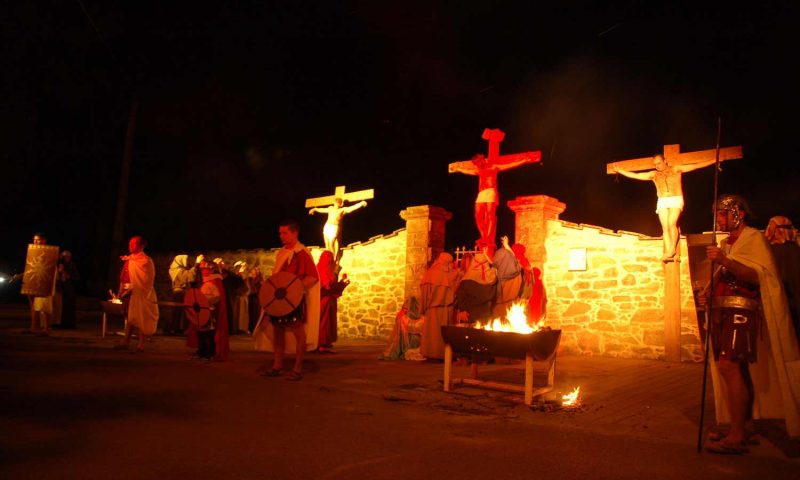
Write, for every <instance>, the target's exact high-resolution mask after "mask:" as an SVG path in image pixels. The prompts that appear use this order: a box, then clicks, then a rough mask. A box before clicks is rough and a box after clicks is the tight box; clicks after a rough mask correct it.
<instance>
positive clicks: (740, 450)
mask: <svg viewBox="0 0 800 480" xmlns="http://www.w3.org/2000/svg"><path fill="white" fill-rule="evenodd" d="M706 451H708V452H711V453H716V454H718V455H743V454H745V453H748V452H749V451H750V449H749V448H747V445H745V444H744V442H742V443H726V442H725V440H720V441H719V442H708V443H707V444H706Z"/></svg>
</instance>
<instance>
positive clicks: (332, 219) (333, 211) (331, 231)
mask: <svg viewBox="0 0 800 480" xmlns="http://www.w3.org/2000/svg"><path fill="white" fill-rule="evenodd" d="M366 206H367V202H366V200H362V201H360V202H358V203H355V204H353V205H350V206H349V207H345V206H344V200H342V199H341V198H338V197H337V198H336V199H334V201H333V205H331V206H329V207H314V208H312V209H311V210H309V211H308V214H309V215H314V214H315V213H317V212H320V213H327V214H328V220H326V221H325V226H324V227H322V236H323V237H324V238H325V250H328V251H330V252H331V253H332V254H333V258H335V259H338V258H339V234H340V229H339V224H340V223H341V222H342V217H344V216H345V215H346V214H348V213H350V212H354V211H356V210H358V209H359V208H361V207H366Z"/></svg>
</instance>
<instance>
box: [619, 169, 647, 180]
mask: <svg viewBox="0 0 800 480" xmlns="http://www.w3.org/2000/svg"><path fill="white" fill-rule="evenodd" d="M614 173H619V174H620V175H622V176H623V177H628V178H632V179H634V180H652V179H653V176H654V175H655V171H654V170H650V171H647V172H641V173H639V172H629V171H627V170H623V169H621V168H615V169H614Z"/></svg>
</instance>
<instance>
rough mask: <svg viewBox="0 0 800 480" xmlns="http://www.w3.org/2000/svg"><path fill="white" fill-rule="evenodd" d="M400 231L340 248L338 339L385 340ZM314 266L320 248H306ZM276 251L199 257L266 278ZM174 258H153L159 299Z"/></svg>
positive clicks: (395, 302)
mask: <svg viewBox="0 0 800 480" xmlns="http://www.w3.org/2000/svg"><path fill="white" fill-rule="evenodd" d="M406 238H407V233H406V230H405V229H400V230H397V231H395V232H392V233H390V234H388V235H380V236H377V237H373V238H371V239H369V240H368V241H366V242H358V243H354V244H351V245H348V246H347V247H345V248H343V249H342V251H343V254H342V259H341V262H340V265H341V267H342V271H341V273H342V274H344V273H346V274H347V278H348V279H349V280H350V286H349V287H347V289H346V290H345V292H344V295H343V296H342V297H341V298H340V299H339V336H340V337H341V338H358V339H385V338H386V337H388V335H389V333H390V332H391V330H392V327H393V326H394V316H395V314H396V313H397V310H399V308H400V306H401V305H402V303H403V298H404V292H405V288H406V286H405V273H406V243H407V242H406ZM309 250H310V251H311V254H312V256H313V257H314V261H315V262H316V261H317V260H318V259H319V256H320V254H321V253H322V248H320V247H309ZM277 252H278V249H277V248H276V249H271V250H222V251H209V252H205V253H204V254H205V256H206V258H209V259H213V258H217V257H221V258H222V259H224V260H225V262H226V263H227V264H228V265H233V263H234V262H236V261H238V260H244V261H246V262H247V264H248V265H258V266H259V267H260V269H261V271H262V272H264V273H269V272H271V271H272V267H273V266H274V265H275V256H276V254H277ZM176 254H177V253H167V254H161V255H154V256H153V261H154V263H155V267H156V290H157V293H158V297H159V299H168V298H170V295H171V284H170V279H169V274H168V270H169V265H170V263H171V262H172V259H173V258H174V256H175V255H176Z"/></svg>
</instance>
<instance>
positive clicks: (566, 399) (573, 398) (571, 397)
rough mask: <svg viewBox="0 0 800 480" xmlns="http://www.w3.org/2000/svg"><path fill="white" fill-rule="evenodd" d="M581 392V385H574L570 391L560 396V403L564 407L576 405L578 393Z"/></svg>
mask: <svg viewBox="0 0 800 480" xmlns="http://www.w3.org/2000/svg"><path fill="white" fill-rule="evenodd" d="M580 393H581V387H575V390H573V391H572V392H570V393H568V394H566V395H562V396H561V405H563V406H565V407H574V406H575V405H578V395H580Z"/></svg>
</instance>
